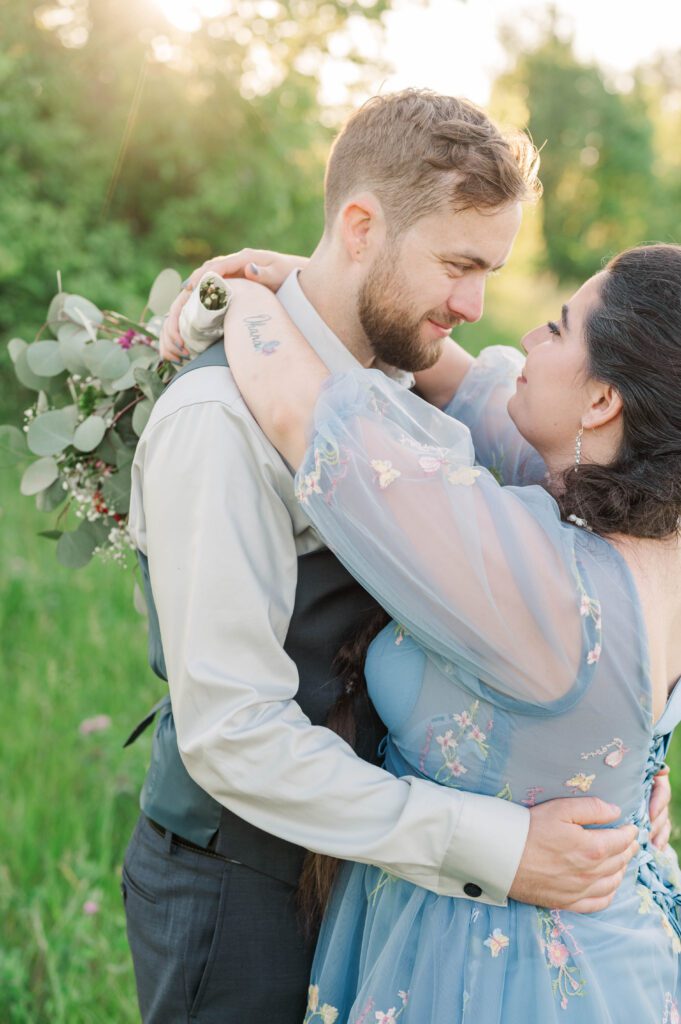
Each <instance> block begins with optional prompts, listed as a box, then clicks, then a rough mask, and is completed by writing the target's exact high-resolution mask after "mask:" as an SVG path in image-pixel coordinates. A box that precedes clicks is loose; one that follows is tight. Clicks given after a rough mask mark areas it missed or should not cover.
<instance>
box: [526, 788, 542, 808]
mask: <svg viewBox="0 0 681 1024" xmlns="http://www.w3.org/2000/svg"><path fill="white" fill-rule="evenodd" d="M543 792H544V787H543V786H530V788H529V789H528V791H527V796H526V797H525V799H524V800H523V803H524V805H525V807H535V806H536V803H537V797H538V796H539V794H540V793H543Z"/></svg>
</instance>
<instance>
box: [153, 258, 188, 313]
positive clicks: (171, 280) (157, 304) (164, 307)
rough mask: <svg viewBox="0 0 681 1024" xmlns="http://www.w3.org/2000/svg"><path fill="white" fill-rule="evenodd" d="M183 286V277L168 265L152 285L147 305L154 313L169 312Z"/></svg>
mask: <svg viewBox="0 0 681 1024" xmlns="http://www.w3.org/2000/svg"><path fill="white" fill-rule="evenodd" d="M181 288H182V278H181V277H180V275H179V274H178V272H177V271H176V270H173V269H172V268H171V267H166V269H165V270H162V271H161V273H160V274H159V275H158V277H157V278H156V280H155V281H154V283H153V284H152V286H151V291H150V292H149V298H148V299H147V305H148V307H149V309H150V310H151V312H152V313H156V314H157V315H159V316H162V315H163V314H164V313H167V312H168V310H169V309H170V307H171V306H172V304H173V302H174V301H175V299H176V298H177V296H178V295H179V293H180V289H181Z"/></svg>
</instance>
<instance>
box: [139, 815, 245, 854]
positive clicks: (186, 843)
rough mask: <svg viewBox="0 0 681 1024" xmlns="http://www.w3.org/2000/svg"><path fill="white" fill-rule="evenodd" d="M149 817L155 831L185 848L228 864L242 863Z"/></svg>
mask: <svg viewBox="0 0 681 1024" xmlns="http://www.w3.org/2000/svg"><path fill="white" fill-rule="evenodd" d="M145 817H146V818H147V821H148V823H149V824H150V825H151V827H152V828H153V830H154V832H157V833H158V834H159V835H160V836H162V838H163V839H169V840H170V842H171V843H174V844H175V846H181V847H183V848H184V849H185V850H192V852H193V853H202V854H203V855H204V857H213V858H214V859H215V860H221V861H224V862H225V863H227V864H241V861H240V860H234V858H233V857H225V856H224V855H223V854H222V853H217V852H216V851H215V850H211V849H210V848H209V847H205V846H199V845H198V843H192V842H191V841H190V840H189V839H184V838H183V837H182V836H178V835H177V833H176V832H169V831H168V829H167V828H164V827H163V825H159V823H158V822H157V821H154V820H153V818H149V817H147V816H146V815H145Z"/></svg>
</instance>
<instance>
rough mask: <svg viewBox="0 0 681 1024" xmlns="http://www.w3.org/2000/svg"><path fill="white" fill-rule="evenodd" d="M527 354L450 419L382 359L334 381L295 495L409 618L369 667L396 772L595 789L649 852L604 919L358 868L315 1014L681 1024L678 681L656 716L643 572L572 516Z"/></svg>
mask: <svg viewBox="0 0 681 1024" xmlns="http://www.w3.org/2000/svg"><path fill="white" fill-rule="evenodd" d="M522 362H523V359H522V357H521V356H520V354H519V353H517V352H515V351H514V350H512V349H508V348H502V347H496V348H491V349H487V350H486V351H485V352H484V353H483V354H482V355H481V356H480V358H479V359H478V360H477V361H476V363H475V364H474V366H473V367H472V368H471V370H470V371H469V373H468V374H467V376H466V378H465V380H464V382H463V384H462V386H461V388H460V390H459V392H458V394H457V396H456V398H455V399H454V401H453V402H452V403H451V405H450V406H449V408H448V409H447V410H446V413H448V415H446V414H445V413H442V412H440V411H438V410H434V409H432V408H431V407H429V406H427V405H426V404H425V403H423V402H421V401H420V400H419V399H417V398H416V397H415V396H413V395H411V394H408V393H407V394H405V393H404V391H403V390H402V389H400V388H398V387H396V386H395V385H394V384H393V383H391V382H390V381H389V380H388V379H387V378H386V377H384V376H383V375H381V374H380V373H378V372H377V371H367V370H357V371H353V372H351V373H348V374H344V375H342V376H339V377H334V378H332V379H331V381H330V382H329V384H328V386H327V387H326V388H325V390H324V391H323V393H322V395H321V397H320V400H319V402H318V405H317V409H316V413H315V432H314V436H313V439H312V443H311V446H310V448H309V450H308V452H307V455H306V458H305V461H304V463H303V466H302V467H301V470H300V472H299V473H298V477H297V489H298V495H299V498H300V500H301V501H303V502H304V503H305V506H306V508H307V511H308V512H309V514H310V516H311V518H312V520H313V521H314V523H315V524H316V526H317V528H318V530H319V532H320V533H321V535H322V537H323V538H324V540H325V541H326V543H327V544H328V545H329V547H330V548H331V549H332V550H333V551H335V552H336V554H337V555H338V556H339V557H340V558H341V560H342V561H343V562H344V563H345V564H346V565H347V566H348V568H349V569H350V571H351V572H352V573H353V575H355V576H356V577H357V578H358V579H359V580H360V581H361V582H362V583H363V584H364V585H365V586H366V588H367V589H368V590H369V591H370V592H372V593H373V594H374V595H375V596H376V597H377V598H378V600H379V601H380V602H381V603H382V604H383V605H384V606H385V607H386V608H387V609H388V610H389V611H390V613H391V614H392V615H393V616H394V619H395V622H394V623H392V624H391V625H389V626H387V627H386V628H385V629H384V630H383V632H382V633H381V634H379V636H378V637H377V638H376V640H375V641H374V642H373V644H372V646H371V649H370V652H369V657H368V661H367V679H368V683H369V690H370V694H371V698H372V700H373V702H374V704H375V705H376V708H377V709H378V712H379V713H380V715H381V717H382V718H383V720H384V722H385V724H386V726H387V728H388V731H389V735H388V739H387V743H386V749H385V765H386V767H387V768H388V769H389V770H390V771H392V772H394V774H395V775H400V776H405V775H407V776H409V775H410V776H417V777H420V778H427V779H432V780H435V781H436V782H439V783H440V784H441V785H443V786H452V787H456V788H459V789H463V790H470V791H473V792H476V793H483V794H488V795H491V796H497V797H501V798H503V799H508V800H513V801H515V802H517V803H522V804H524V805H525V806H528V807H531V806H533V805H535V804H538V803H541V802H542V801H545V800H550V799H553V798H554V797H566V796H573V795H574V796H576V797H580V796H582V795H583V794H586V793H589V794H593V795H597V796H599V797H601V798H603V799H604V800H606V801H609V802H611V803H616V804H617V805H619V806H620V807H621V808H622V816H621V822H634V823H635V824H636V825H637V826H638V828H639V830H640V833H639V841H640V844H641V851H640V853H639V854H638V856H636V857H635V858H634V860H633V861H632V862H631V864H630V866H629V868H628V871H627V874H626V877H625V879H624V881H623V883H622V885H621V886H620V889H619V891H618V893H617V895H616V897H615V900H614V902H613V903H612V905H611V906H610V907H609V908H608V909H607V910H605V911H602V912H600V913H597V914H592V915H579V914H572V913H567V912H558V911H552V910H545V909H541V908H537V907H534V906H528V905H524V904H521V903H516V902H514V901H509V903H508V906H506V907H496V906H490V905H487V904H482V903H478V902H476V901H475V900H468V899H455V898H451V897H446V896H436V895H434V894H433V893H431V892H429V891H427V890H425V889H422V888H419V887H418V886H415V885H412V884H410V883H408V882H404V881H401V880H399V879H397V878H394V877H391V876H389V875H387V874H386V873H385V872H381V871H380V870H379V869H378V868H374V867H371V866H365V865H359V864H347V865H345V866H344V868H343V870H342V873H341V876H340V879H339V882H338V884H337V885H336V888H335V891H334V895H333V897H332V902H331V905H330V907H329V909H328V911H327V914H326V917H325V920H324V924H323V927H322V932H321V936H320V939H319V945H318V948H317V953H316V957H315V961H314V967H313V973H312V979H311V986H310V993H309V1005H308V1011H307V1015H306V1018H305V1021H306V1024H312V1022H317V1021H321V1022H323V1024H333V1022H334V1021H338V1022H339V1024H346V1022H348V1024H390V1022H392V1021H396V1020H400V1022H401V1024H431V1022H432V1024H435V1022H438V1024H458V1022H470V1024H502V1022H503V1024H531V1022H536V1024H552V1022H554V1021H555V1022H559V1021H560V1022H565V1024H569V1022H574V1021H579V1022H580V1024H678V1022H679V1009H677V1007H678V1006H681V992H680V991H679V988H680V982H679V971H678V966H679V952H680V951H681V926H680V924H679V916H678V912H679V907H680V906H681V889H680V888H679V884H680V881H681V879H680V876H679V870H678V863H677V859H676V856H675V855H674V854H671V853H669V854H666V855H662V854H660V853H658V852H656V851H655V850H654V849H653V848H652V847H651V846H650V844H649V842H648V836H649V827H650V821H649V817H648V798H649V795H650V790H651V785H652V779H653V776H654V775H655V773H656V772H657V771H658V770H659V768H660V767H661V765H662V763H663V759H664V756H665V752H666V750H667V746H668V743H669V738H670V733H671V731H672V729H673V727H674V726H675V725H676V723H677V722H678V721H679V719H680V718H681V687H677V689H676V690H675V691H674V694H673V696H672V697H671V698H670V700H669V702H668V704H667V707H666V710H665V711H664V714H663V715H662V717H661V718H660V719H659V721H658V722H657V723H654V722H653V721H652V713H651V684H650V675H649V667H648V652H647V648H646V643H647V641H646V631H645V626H644V622H643V618H642V612H641V607H640V604H639V600H638V596H637V592H636V589H635V586H634V581H633V578H632V576H631V574H630V572H629V570H628V567H627V565H626V563H625V562H624V560H623V559H622V558H621V556H620V555H619V554H618V552H617V551H616V549H615V548H614V547H612V546H611V545H610V544H609V543H607V542H606V541H605V540H603V539H601V538H600V537H598V536H595V535H594V534H591V533H589V532H587V531H586V530H584V529H579V528H577V527H576V526H573V525H571V524H568V523H565V522H562V521H561V518H560V515H559V512H558V508H557V505H556V503H555V501H554V500H553V499H552V498H551V496H550V495H549V494H548V492H547V491H546V490H544V489H543V487H541V486H540V485H538V484H537V483H536V482H533V481H537V480H541V479H542V478H543V473H544V466H543V464H542V463H541V460H540V459H539V456H538V455H537V453H536V452H534V451H533V450H532V449H531V448H530V447H529V446H528V445H527V444H526V442H524V441H523V439H522V438H521V436H520V435H519V434H518V432H517V431H516V429H515V427H514V426H513V424H512V422H511V420H510V418H509V417H508V414H507V412H506V403H507V400H508V397H509V395H510V394H512V393H513V391H514V389H515V379H516V377H517V376H518V373H519V371H520V365H521V364H522ZM476 459H477V462H476ZM483 467H488V468H487V469H486V468H483Z"/></svg>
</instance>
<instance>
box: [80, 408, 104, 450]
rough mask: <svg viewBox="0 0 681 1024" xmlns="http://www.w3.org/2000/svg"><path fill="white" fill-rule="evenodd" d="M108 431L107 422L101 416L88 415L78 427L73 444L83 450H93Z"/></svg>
mask: <svg viewBox="0 0 681 1024" xmlns="http://www.w3.org/2000/svg"><path fill="white" fill-rule="evenodd" d="M105 433H106V423H105V422H104V420H103V419H102V417H101V416H88V418H87V419H85V420H83V422H82V423H79V424H78V426H77V427H76V432H75V434H74V435H73V445H74V447H75V448H77V449H78V450H79V451H81V452H91V451H93V450H94V449H95V448H96V447H97V445H98V444H99V443H100V441H101V440H102V438H103V437H104V435H105Z"/></svg>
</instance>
